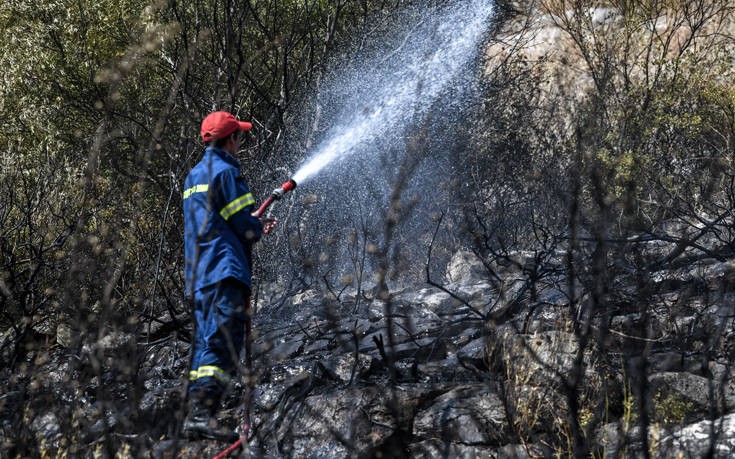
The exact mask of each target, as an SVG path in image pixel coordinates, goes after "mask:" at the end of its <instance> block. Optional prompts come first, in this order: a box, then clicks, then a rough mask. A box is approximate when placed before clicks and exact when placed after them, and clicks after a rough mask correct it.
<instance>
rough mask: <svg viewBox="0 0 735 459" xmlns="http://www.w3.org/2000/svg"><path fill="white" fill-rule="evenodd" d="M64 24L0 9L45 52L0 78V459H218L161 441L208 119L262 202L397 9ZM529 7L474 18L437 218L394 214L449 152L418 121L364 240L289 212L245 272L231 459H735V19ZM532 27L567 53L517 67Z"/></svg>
mask: <svg viewBox="0 0 735 459" xmlns="http://www.w3.org/2000/svg"><path fill="white" fill-rule="evenodd" d="M82 3H83V2H80V3H79V5H78V8H79V10H73V11H69V15H68V18H67V20H66V22H64V24H66V25H70V27H71V26H72V25H73V28H72V29H69V30H67V29H65V28H64V27H62V26H61V25H60V24H59V23H58V22H54V21H53V18H54V17H57V16H59V14H61V8H62V6H63V5H61V3H59V4H56V3H55V2H47V3H45V4H44V6H39V8H38V9H37V10H34V11H28V10H26V9H24V8H21V7H20V6H17V5H13V4H11V5H8V6H5V5H4V6H2V7H0V8H2V9H0V12H2V15H0V19H2V21H1V22H0V24H1V26H2V30H3V34H4V36H5V35H8V37H10V35H18V36H23V37H26V38H27V39H28V40H29V41H28V43H30V44H35V43H44V44H45V45H44V47H37V46H33V49H34V52H33V53H31V52H29V51H28V49H27V48H23V46H30V45H27V44H26V45H24V43H25V42H22V43H21V42H13V41H12V40H11V39H10V38H8V40H3V41H2V42H3V43H6V42H7V43H8V44H7V45H5V44H4V45H0V46H3V47H4V51H7V52H4V53H2V54H3V55H4V56H14V57H15V58H17V61H18V62H25V61H22V58H24V57H28V56H34V59H30V58H29V60H28V61H27V62H26V64H27V65H24V66H22V69H23V70H22V71H21V70H14V69H15V67H14V66H7V67H6V68H8V71H7V74H8V76H7V77H6V79H5V80H4V81H3V82H2V83H0V84H2V85H3V86H2V91H3V100H4V101H6V100H7V101H8V102H7V105H3V106H2V107H0V110H1V111H3V113H2V115H3V119H6V120H11V119H13V120H18V123H19V125H15V124H14V125H12V126H11V125H9V124H8V123H4V124H2V125H0V126H1V129H2V134H3V135H2V136H1V138H2V139H3V141H4V142H5V143H4V148H3V154H2V157H1V159H2V168H0V175H1V176H2V180H0V254H1V255H2V256H1V257H0V299H1V302H2V307H1V308H0V361H1V362H2V365H0V388H1V390H0V422H1V424H0V451H2V454H3V455H6V456H8V457H44V456H63V455H69V456H77V457H93V456H94V457H100V456H101V457H116V456H117V455H120V456H122V457H150V456H154V457H198V456H205V455H210V456H211V455H214V454H216V453H217V452H218V451H220V450H221V449H223V447H224V446H225V445H216V444H210V443H187V442H184V441H183V440H182V439H180V438H178V435H177V431H178V424H179V423H180V420H181V416H182V414H183V400H182V393H183V392H182V388H183V381H184V379H185V375H186V371H187V361H188V360H187V353H188V346H189V344H188V343H189V337H190V330H189V327H190V325H189V324H190V322H189V317H188V313H189V311H188V309H187V307H186V301H185V298H184V297H183V288H182V285H183V282H182V276H181V273H182V266H183V263H184V260H182V252H183V251H182V245H181V238H182V235H181V227H182V226H181V215H180V213H181V209H180V195H181V189H180V186H181V182H182V178H183V176H184V175H185V174H186V171H187V170H188V168H189V167H190V166H191V165H192V164H193V163H194V161H195V158H196V155H197V154H198V153H199V151H200V150H201V145H197V144H195V143H194V140H192V139H196V131H197V123H198V121H199V120H200V119H201V115H202V114H204V113H206V112H207V111H209V110H210V109H211V108H212V107H213V106H217V107H222V108H226V109H229V110H232V111H239V112H240V113H241V114H243V115H248V116H251V117H252V119H253V120H254V123H255V126H256V129H255V130H254V132H255V133H256V134H255V137H253V138H251V139H250V141H249V143H248V144H247V145H246V147H245V151H243V159H246V161H243V162H244V167H245V169H246V170H245V171H244V172H245V173H246V174H247V176H248V177H250V178H251V183H252V185H253V188H254V191H255V192H256V194H258V195H264V194H266V193H267V191H269V190H270V189H272V188H273V186H274V185H277V184H279V183H281V182H282V181H283V180H284V179H285V178H287V177H285V176H284V175H286V174H287V171H288V170H291V169H288V168H284V169H278V168H275V166H274V165H283V164H287V165H288V166H293V165H295V164H297V163H298V162H299V161H300V160H301V159H302V158H301V155H302V154H303V153H304V151H305V150H306V147H307V146H308V144H309V143H310V141H311V140H309V139H313V136H314V135H316V133H317V132H318V130H319V129H320V127H319V123H318V120H319V119H318V113H319V110H318V109H319V107H318V103H316V105H315V106H311V105H310V103H309V102H308V100H309V94H314V93H315V92H316V93H318V91H319V85H320V81H321V75H322V72H323V71H324V67H323V65H322V64H323V63H324V62H326V59H327V58H329V57H330V56H331V55H333V54H334V53H339V52H346V51H345V50H346V49H347V48H346V47H345V46H344V44H345V43H346V42H347V39H346V37H347V36H349V35H350V34H352V33H355V34H358V35H359V34H361V33H367V31H366V28H365V27H366V25H367V24H372V25H375V23H374V22H370V21H379V20H380V17H381V16H380V15H381V14H387V13H388V12H390V11H391V10H392V8H396V7H401V6H404V4H406V3H409V2H398V1H396V2H367V1H366V2H344V1H332V2H309V1H307V2H303V6H302V5H299V6H298V7H296V6H294V4H293V2H291V3H288V5H286V3H284V2H279V1H273V2H265V3H264V4H258V5H255V4H252V3H253V2H245V4H244V5H235V4H220V3H217V4H214V3H208V2H194V3H187V4H179V3H177V2H172V3H168V4H166V5H163V4H160V5H157V6H155V5H154V7H152V8H149V9H144V7H146V6H148V5H147V3H145V4H144V2H134V1H131V2H126V3H125V4H127V5H128V6H130V11H127V10H125V11H123V10H121V12H120V16H119V17H118V16H115V18H116V19H115V20H113V19H112V16H110V17H108V16H106V15H105V14H107V13H109V12H106V11H103V9H102V8H96V7H94V6H93V5H86V6H85V5H82ZM530 3H531V4H525V3H523V2H514V4H513V5H514V6H513V8H510V7H505V8H504V13H505V14H504V15H503V16H502V18H503V19H504V20H505V21H506V22H504V23H500V22H499V23H497V24H495V26H496V27H497V35H496V36H494V38H493V39H491V40H490V43H488V50H489V51H488V54H487V62H486V63H485V64H486V68H485V69H484V72H482V74H481V75H479V73H481V72H478V76H481V77H482V78H483V81H484V87H483V91H482V94H481V97H480V98H479V100H474V101H472V103H469V104H468V105H467V111H466V112H465V113H463V114H462V116H461V117H460V119H459V120H456V121H458V122H457V123H456V124H452V123H446V122H445V121H446V120H444V119H442V123H441V126H442V129H443V130H445V131H447V132H451V133H453V134H454V136H453V138H452V139H451V140H447V139H443V140H442V142H441V143H440V145H441V146H442V147H446V151H444V152H443V153H444V154H445V155H446V157H442V159H446V158H450V159H451V161H442V162H441V163H439V162H437V163H436V164H441V166H436V167H441V168H443V169H442V173H443V174H444V175H445V180H444V181H443V182H442V183H440V184H439V185H437V187H436V189H435V190H433V194H432V195H431V196H429V195H428V194H425V195H418V196H417V195H415V194H413V193H411V192H406V190H411V186H410V183H411V180H415V179H416V178H417V176H420V174H421V173H423V172H424V171H425V170H426V164H427V163H429V164H431V163H430V161H433V160H436V159H437V158H438V157H439V156H438V155H439V151H438V150H439V148H437V144H438V141H437V137H438V135H437V132H436V129H435V127H436V126H437V125H438V124H440V123H436V122H435V120H431V119H427V120H420V121H419V123H418V125H417V126H416V127H415V129H414V130H413V132H412V133H411V135H410V138H411V139H410V141H409V142H407V148H406V150H405V151H400V152H392V153H393V154H394V156H395V158H397V161H396V162H395V163H392V164H390V166H391V167H386V170H387V171H388V172H387V173H386V176H387V177H388V181H389V183H390V185H391V186H390V189H389V190H375V193H376V194H375V197H376V199H384V200H385V203H386V205H385V207H384V208H383V213H382V214H380V215H379V216H371V218H362V219H353V220H348V221H345V222H344V225H343V226H342V227H341V228H340V229H339V231H334V230H333V227H329V228H328V229H325V228H324V227H322V226H320V215H319V214H318V212H317V209H318V208H319V207H318V206H317V205H316V204H318V202H319V200H320V199H327V198H334V199H338V198H339V197H324V196H322V197H313V196H308V194H307V193H306V191H302V190H299V191H298V193H301V192H303V193H305V194H304V195H299V196H298V198H296V197H295V198H293V199H294V200H293V201H289V202H286V203H284V204H283V207H281V211H282V212H283V214H281V215H283V220H282V222H281V226H280V228H279V232H278V233H277V234H276V235H273V236H271V238H270V239H267V240H266V241H264V243H263V245H262V246H261V248H260V249H259V251H258V253H257V261H256V264H257V269H258V272H257V277H258V283H257V285H256V290H255V296H256V300H257V302H256V304H257V306H256V316H255V327H254V329H255V336H254V349H255V353H254V358H255V367H254V368H255V370H254V373H253V374H249V373H248V372H247V371H245V368H243V376H242V378H240V379H239V380H238V381H236V382H235V383H234V384H233V387H232V388H231V390H230V393H229V395H228V400H227V405H226V409H225V411H224V412H223V413H222V419H223V421H225V422H228V423H230V424H232V425H237V424H239V423H240V422H241V420H242V419H243V416H244V412H243V410H244V406H243V405H244V403H245V402H246V400H245V399H244V396H243V394H244V393H245V387H246V385H247V384H251V383H253V382H254V383H255V392H254V396H253V398H252V405H251V406H250V411H251V413H252V415H253V421H254V424H253V441H252V443H251V445H252V447H251V449H250V450H249V454H250V455H252V456H254V457H260V456H275V457H305V456H312V457H407V456H412V457H460V456H472V455H480V456H491V455H497V456H498V457H514V456H517V457H528V456H530V457H543V456H553V455H561V456H575V457H588V456H590V455H598V456H601V455H603V454H606V455H607V454H609V455H611V456H612V457H625V456H628V457H631V456H633V457H668V456H671V455H674V454H675V453H676V452H678V451H684V452H685V453H689V454H692V455H693V456H697V457H726V455H727V454H728V453H729V451H731V449H729V448H730V447H731V445H732V442H733V436H732V425H733V422H735V420H734V419H733V407H734V406H735V388H733V385H732V375H733V370H732V363H733V359H734V358H735V328H734V322H733V321H734V320H735V311H734V310H733V308H734V307H735V306H733V305H735V265H734V264H733V262H732V259H733V254H734V253H735V246H734V245H733V240H734V237H733V236H735V228H734V226H733V225H734V224H735V221H734V220H733V214H732V209H733V208H735V164H734V163H733V139H735V131H734V128H733V126H735V102H733V101H734V100H735V95H734V93H733V88H732V85H731V83H730V82H731V81H733V78H732V77H733V75H732V69H731V65H730V64H731V62H730V60H729V59H730V58H729V56H731V53H732V50H733V42H732V36H733V35H732V34H733V31H732V30H730V29H729V28H728V27H730V26H729V23H728V20H731V19H732V14H733V11H732V7H731V6H730V5H729V4H728V2H725V1H718V0H711V1H705V2H693V1H685V2H679V3H678V4H677V5H673V6H672V5H670V4H666V5H664V4H663V2H656V1H653V2H638V3H636V5H632V4H630V2H622V3H620V2H605V4H604V5H603V4H600V5H592V6H593V8H590V4H589V2H575V1H571V2H568V1H567V2H564V1H543V2H530ZM669 3H670V2H669ZM597 6H599V7H600V8H594V7H597ZM525 8H527V9H528V10H526V9H525ZM534 8H537V9H535V10H534ZM131 11H132V12H131ZM90 15H93V16H94V17H95V18H96V20H90V19H89V16H90ZM11 16H12V17H13V18H14V21H15V22H10V21H9V20H8V19H7V18H8V17H11ZM499 17H500V16H499ZM538 17H543V18H546V21H547V22H545V23H542V25H538V24H536V23H534V22H533V21H531V20H530V19H531V18H538ZM376 18H377V19H376ZM525 20H528V21H529V22H524V21H525ZM102 25H105V27H107V28H106V29H95V27H102ZM504 25H508V28H505V27H503V26H504ZM511 25H512V26H513V27H511ZM16 27H21V28H22V30H20V29H16ZM509 30H512V31H513V32H512V33H511V32H509ZM544 30H554V31H555V32H558V33H559V35H558V36H560V37H563V38H562V39H560V41H559V43H556V45H557V46H556V49H557V50H563V53H562V54H563V58H561V59H558V60H555V57H554V56H553V55H550V54H544V55H541V56H538V55H534V54H533V53H534V52H537V51H533V49H534V48H533V46H532V45H533V43H535V42H534V37H535V36H536V35H537V34H542V33H544ZM102 31H104V32H105V33H102ZM20 32H22V33H20ZM100 37H107V39H105V40H103V39H101V38H100ZM82 38H83V39H82ZM13 47H16V48H18V49H20V50H21V51H18V53H20V54H12V53H13V52H14V51H13V50H14V49H15V48H13ZM5 48H7V49H5ZM87 63H88V64H89V65H86V64H87ZM19 65H20V64H19ZM19 68H20V67H19ZM48 68H54V69H56V70H57V71H56V72H54V74H55V75H54V77H53V78H51V77H50V76H49V75H50V74H49V72H48ZM579 75H582V76H581V77H579V79H578V80H574V79H573V78H575V77H576V76H579ZM21 77H22V78H21ZM565 78H567V79H565ZM302 95H304V96H302ZM304 100H307V102H303V101H304ZM25 106H33V107H38V109H37V110H35V111H33V112H28V111H23V110H22V109H23V107H25ZM296 107H298V109H297V108H296ZM302 110H308V113H311V114H313V119H310V123H302V124H304V125H310V126H311V127H310V128H308V129H311V130H310V131H308V132H307V133H306V135H305V137H306V140H305V141H304V144H303V145H302V148H301V149H299V148H289V149H286V148H284V140H283V139H284V138H286V137H289V135H290V137H289V138H294V137H297V136H295V135H293V133H291V132H288V131H289V126H291V124H290V123H291V122H292V121H294V117H297V116H298V115H299V113H300V112H301V111H302ZM20 111H22V116H20V115H17V113H19V112H20ZM294 122H295V121H294ZM289 146H291V144H289ZM427 159H428V161H427ZM447 164H451V167H447V166H446V165H447ZM387 166H388V165H387ZM444 168H446V169H444ZM418 178H419V179H420V177H418ZM379 191H383V192H384V193H382V194H380V193H379ZM437 196H439V198H437ZM432 199H434V200H435V201H433V202H437V203H441V205H436V206H434V208H433V210H432V211H431V212H429V211H427V210H426V209H427V208H428V207H429V206H427V205H426V203H427V202H432V201H431V200H432ZM330 218H334V219H336V217H334V216H331V217H330ZM419 221H420V222H422V223H424V222H426V221H431V222H432V223H431V224H430V225H419V224H417V222H419ZM417 227H418V228H421V230H419V231H417V230H416V228H417ZM276 248H278V250H276ZM3 457H5V456H3Z"/></svg>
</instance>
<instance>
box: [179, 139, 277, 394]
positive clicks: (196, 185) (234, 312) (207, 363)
mask: <svg viewBox="0 0 735 459" xmlns="http://www.w3.org/2000/svg"><path fill="white" fill-rule="evenodd" d="M183 198H184V256H185V258H186V260H185V277H186V291H187V294H188V295H193V298H194V315H195V319H196V322H197V324H196V325H197V326H196V335H195V337H194V343H193V346H194V355H193V362H192V367H191V371H190V374H189V379H190V380H191V384H190V386H189V389H190V391H197V390H209V389H211V388H212V387H214V386H213V385H215V386H221V385H222V384H226V383H227V382H228V381H229V379H230V377H231V375H232V373H233V372H234V370H235V366H236V361H237V357H238V354H239V352H240V349H241V348H242V344H243V334H244V327H245V320H246V316H245V304H246V301H247V300H248V299H247V297H248V296H249V293H250V286H251V282H252V279H251V276H252V271H251V248H252V244H253V243H255V242H256V241H258V239H260V236H261V235H262V232H263V227H262V224H261V222H260V220H259V219H257V218H255V217H253V216H252V215H251V213H252V211H253V206H254V204H255V200H254V199H253V195H252V194H251V193H250V190H249V188H248V186H247V184H246V183H245V181H244V180H243V178H242V176H241V175H240V163H239V162H238V161H237V160H236V159H235V158H234V157H233V156H232V155H231V154H229V153H228V152H227V151H225V150H223V149H221V148H217V147H214V146H210V147H208V148H207V149H206V151H205V153H204V157H203V158H202V160H201V161H200V162H199V163H198V164H197V165H196V166H194V168H193V169H192V170H191V172H190V173H189V175H188V176H187V177H186V181H185V184H184V196H183ZM214 390H215V391H216V390H218V389H217V388H215V389H214Z"/></svg>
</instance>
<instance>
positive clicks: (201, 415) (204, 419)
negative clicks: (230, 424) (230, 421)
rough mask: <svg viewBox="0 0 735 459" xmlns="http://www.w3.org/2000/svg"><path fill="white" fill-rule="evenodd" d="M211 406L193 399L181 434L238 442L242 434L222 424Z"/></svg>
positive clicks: (193, 438)
mask: <svg viewBox="0 0 735 459" xmlns="http://www.w3.org/2000/svg"><path fill="white" fill-rule="evenodd" d="M214 411H215V410H213V409H212V407H211V406H207V405H203V404H202V400H201V399H196V398H195V399H193V400H192V401H191V408H190V410H189V414H188V415H187V416H186V419H184V424H183V425H182V426H181V435H182V436H183V437H185V438H187V439H189V440H201V439H209V440H218V441H224V442H230V443H233V442H236V441H237V440H238V439H239V438H240V436H239V435H238V434H237V433H235V432H234V431H232V430H230V429H227V428H226V427H225V426H220V425H218V423H217V418H216V417H215V416H214Z"/></svg>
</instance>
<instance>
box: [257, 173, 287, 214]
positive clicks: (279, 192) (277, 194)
mask: <svg viewBox="0 0 735 459" xmlns="http://www.w3.org/2000/svg"><path fill="white" fill-rule="evenodd" d="M294 188H296V182H295V181H294V180H293V179H290V180H288V181H287V182H285V183H284V184H283V185H281V186H280V187H279V188H276V189H275V190H273V193H271V195H270V196H268V199H266V200H265V202H263V204H261V205H260V207H259V208H258V210H256V211H255V212H253V217H257V218H260V217H261V216H262V215H263V213H264V212H265V211H266V210H267V209H268V208H269V207H270V206H271V204H273V203H274V202H276V201H280V200H281V199H282V198H283V195H285V194H286V193H288V192H289V191H291V190H293V189H294Z"/></svg>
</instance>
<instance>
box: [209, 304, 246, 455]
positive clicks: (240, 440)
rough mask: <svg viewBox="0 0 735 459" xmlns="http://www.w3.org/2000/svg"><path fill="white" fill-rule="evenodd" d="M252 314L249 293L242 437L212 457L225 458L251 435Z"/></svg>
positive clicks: (244, 443) (243, 444)
mask: <svg viewBox="0 0 735 459" xmlns="http://www.w3.org/2000/svg"><path fill="white" fill-rule="evenodd" d="M252 316H253V309H252V307H251V304H250V295H248V296H247V297H246V299H245V317H246V318H245V367H246V369H247V376H246V378H245V420H244V421H245V422H243V424H242V435H240V438H239V439H238V440H237V441H236V442H235V443H233V444H231V445H230V446H228V447H227V448H226V449H225V450H223V451H222V452H221V453H219V454H217V455H216V456H214V458H212V459H224V458H226V457H227V456H229V455H230V453H232V452H233V451H236V450H237V449H238V448H240V447H244V446H246V445H247V444H248V439H249V435H250V397H251V394H252V393H253V391H252V384H253V383H252V381H254V380H255V378H254V376H253V354H252V338H251V334H250V328H251V318H252Z"/></svg>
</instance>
